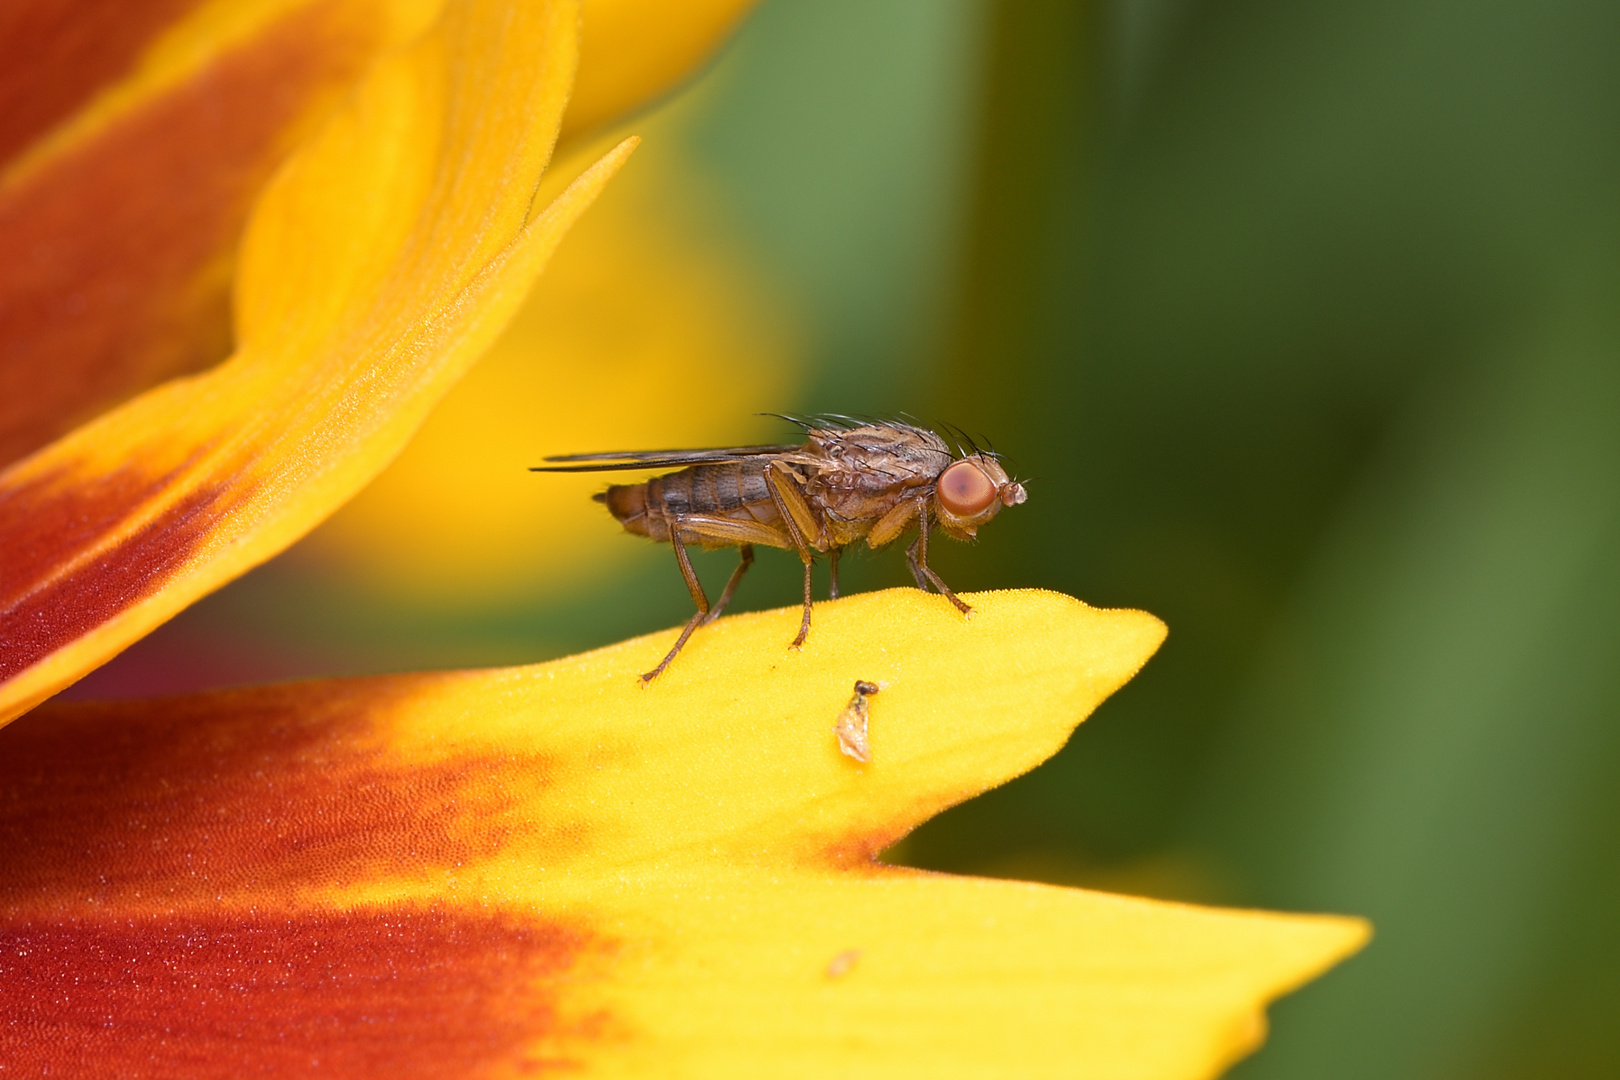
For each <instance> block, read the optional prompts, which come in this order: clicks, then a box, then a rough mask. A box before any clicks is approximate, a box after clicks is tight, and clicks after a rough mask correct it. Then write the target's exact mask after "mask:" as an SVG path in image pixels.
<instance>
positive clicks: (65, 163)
mask: <svg viewBox="0 0 1620 1080" xmlns="http://www.w3.org/2000/svg"><path fill="white" fill-rule="evenodd" d="M97 6H98V8H99V7H101V6H103V5H97ZM105 6H106V7H108V8H110V9H111V10H107V11H86V10H84V6H83V5H52V4H49V3H42V2H41V0H28V2H27V3H26V4H25V5H24V7H23V8H22V9H20V10H19V11H17V12H12V11H11V7H10V5H7V7H6V11H7V13H8V16H9V18H10V19H14V20H16V22H17V23H18V25H17V26H16V27H15V28H13V29H14V33H12V34H10V35H8V34H7V33H5V32H4V28H0V50H3V52H0V117H4V118H5V119H0V152H4V154H5V157H6V158H7V159H10V158H12V157H13V156H16V155H20V156H16V158H15V160H9V161H8V163H7V164H6V166H5V169H4V171H3V172H0V250H3V251H5V252H7V253H8V255H7V258H5V259H4V260H0V465H6V464H10V463H11V462H14V461H16V460H18V459H19V458H21V457H22V456H24V455H25V454H27V453H29V452H31V451H33V450H36V449H38V448H39V447H41V446H43V445H45V444H46V443H48V442H50V441H51V440H52V439H54V438H57V437H59V436H60V435H62V434H64V433H66V432H67V431H70V430H71V429H72V428H73V427H74V426H76V425H77V424H79V423H82V422H84V421H85V420H88V419H89V418H90V417H92V416H94V415H95V414H97V413H98V412H100V411H102V410H103V409H106V408H109V407H111V406H113V405H116V404H117V403H119V402H121V401H123V400H125V399H127V398H128V397H130V396H131V395H133V394H135V393H137V392H139V391H141V390H144V389H146V388H147V387H149V386H153V385H156V384H157V383H159V382H161V381H163V380H164V379H167V378H170V377H173V376H175V375H179V374H183V373H186V372H189V371H196V370H200V369H202V368H204V367H207V366H209V365H211V364H214V363H217V362H218V361H220V360H222V359H224V358H225V356H227V355H228V354H229V352H230V347H231V343H230V325H229V322H230V319H229V312H228V303H227V301H228V294H229V287H230V273H231V263H232V260H233V258H234V251H235V248H236V245H237V242H238V239H239V237H240V234H241V230H242V223H243V221H244V220H245V219H246V217H247V212H248V208H249V206H250V205H251V203H252V200H253V197H254V195H255V193H256V192H257V191H258V189H259V188H260V186H262V184H263V183H264V181H265V179H266V178H268V176H269V175H270V173H271V171H272V170H273V169H274V168H275V166H276V165H277V163H279V162H280V161H281V160H282V159H283V158H284V157H285V156H286V154H287V152H288V151H289V149H290V148H291V147H292V146H294V145H296V143H297V142H298V141H299V140H301V139H302V138H303V137H304V136H306V135H307V134H308V133H309V132H310V131H311V130H312V128H313V127H314V125H315V124H316V123H317V122H318V121H319V120H320V119H321V118H322V117H323V116H325V115H326V114H327V113H328V112H329V111H330V109H331V107H332V106H333V104H334V103H335V101H336V100H337V98H338V95H339V94H340V93H341V91H342V90H343V89H344V88H346V87H347V86H349V85H350V83H352V82H353V80H354V79H355V78H356V77H357V75H358V74H359V72H360V71H361V70H362V69H363V68H364V67H365V65H366V64H368V63H369V62H370V61H371V59H372V58H373V57H374V56H375V55H376V54H377V53H378V52H379V51H380V50H382V49H385V48H388V47H390V46H393V45H396V44H399V43H401V42H403V41H405V40H407V39H409V38H410V37H413V36H415V35H417V34H419V33H420V32H421V31H422V29H423V28H424V27H425V25H426V24H427V23H428V22H429V21H431V17H432V13H433V10H434V9H435V8H436V6H437V0H326V2H321V3H312V2H310V0H225V2H219V0H216V2H213V3H206V4H197V3H175V2H167V3H166V2H162V0H138V2H133V3H128V4H115V5H105ZM188 9H189V10H188ZM101 16H105V18H103V17H101ZM166 20H173V24H172V25H166V24H165V23H166ZM15 52H21V53H23V54H24V55H23V56H21V57H16V56H14V55H13V53H15ZM14 59H16V60H19V61H20V63H19V65H18V66H16V67H13V66H12V63H11V62H12V61H13V60H14ZM25 80H27V81H25ZM109 80H110V82H109ZM8 104H10V105H14V106H17V108H16V109H15V110H14V111H8V109H7V108H6V106H7V105H8ZM75 109H76V111H74V110H75Z"/></svg>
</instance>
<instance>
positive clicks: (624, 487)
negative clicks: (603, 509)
mask: <svg viewBox="0 0 1620 1080" xmlns="http://www.w3.org/2000/svg"><path fill="white" fill-rule="evenodd" d="M649 486H650V485H649V484H614V485H613V486H611V487H609V488H608V489H607V490H606V491H603V492H599V493H598V494H596V495H593V496H592V498H594V499H595V500H596V501H597V502H599V503H602V504H604V505H606V506H607V509H608V513H610V514H612V515H613V517H614V520H616V521H617V522H618V523H619V524H620V525H623V526H624V531H625V532H631V533H635V534H636V535H637V536H651V535H652V533H651V532H650V531H649V530H648V524H649V523H648V521H647V502H648V499H647V488H648V487H649ZM654 539H657V537H654Z"/></svg>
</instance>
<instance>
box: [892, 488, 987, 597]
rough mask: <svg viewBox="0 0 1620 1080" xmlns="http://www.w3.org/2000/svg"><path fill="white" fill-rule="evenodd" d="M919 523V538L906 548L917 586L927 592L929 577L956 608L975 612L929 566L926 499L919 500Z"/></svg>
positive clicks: (907, 559)
mask: <svg viewBox="0 0 1620 1080" xmlns="http://www.w3.org/2000/svg"><path fill="white" fill-rule="evenodd" d="M917 524H918V526H919V528H918V530H917V539H916V540H914V541H913V542H912V544H911V546H910V547H909V548H907V549H906V561H907V562H908V563H910V564H911V574H912V576H913V577H915V578H916V579H917V588H919V589H922V590H923V591H924V592H927V591H928V586H926V585H924V584H923V579H924V578H927V579H928V581H930V582H931V583H932V584H933V586H934V588H936V589H938V590H939V593H940V595H941V596H943V597H945V599H947V600H949V601H950V602H951V603H953V604H955V605H956V610H958V611H960V612H961V613H962V614H964V615H971V614H973V608H971V607H970V606H968V605H967V604H966V603H964V602H963V601H962V600H961V598H959V597H958V596H957V595H956V594H955V593H953V592H951V587H950V586H949V585H947V584H945V583H944V582H943V581H941V580H940V577H939V575H938V574H936V573H934V572H933V571H932V570H930V569H929V568H928V503H927V502H926V501H925V500H919V505H918V507H917Z"/></svg>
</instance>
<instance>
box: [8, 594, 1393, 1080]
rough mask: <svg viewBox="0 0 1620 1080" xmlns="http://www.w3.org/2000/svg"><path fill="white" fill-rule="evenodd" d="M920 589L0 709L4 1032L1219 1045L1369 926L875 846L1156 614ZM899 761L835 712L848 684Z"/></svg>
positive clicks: (1133, 664) (1021, 754)
mask: <svg viewBox="0 0 1620 1080" xmlns="http://www.w3.org/2000/svg"><path fill="white" fill-rule="evenodd" d="M973 602H974V603H975V605H976V606H977V611H976V612H975V614H974V616H973V618H972V619H971V620H967V621H964V620H963V619H962V618H961V617H960V616H958V615H957V614H956V613H955V612H954V611H953V610H952V609H950V608H949V607H948V606H947V605H946V604H945V603H944V602H943V601H942V600H941V599H940V598H939V597H931V596H924V595H922V594H920V593H916V592H913V591H910V590H896V591H892V592H888V593H877V594H870V595H865V596H858V597H851V598H846V599H844V600H841V601H837V602H832V603H827V604H824V605H820V606H818V608H817V610H816V626H815V630H814V632H813V634H812V636H811V638H810V641H809V643H808V644H807V646H806V647H805V648H804V650H803V651H801V652H798V653H794V652H790V651H788V650H787V649H786V647H785V643H786V642H787V640H788V639H789V638H790V637H791V635H792V633H793V631H794V629H795V627H796V625H797V619H798V614H797V612H796V611H795V610H783V611H776V612H768V613H763V614H759V615H750V616H742V617H737V618H732V619H726V620H722V621H721V622H719V623H717V624H715V625H714V626H711V627H706V628H704V630H703V631H701V632H700V633H699V634H698V635H697V636H696V637H695V638H694V639H693V641H692V643H691V645H690V646H689V648H688V651H687V652H686V653H685V654H683V655H682V656H681V658H680V660H679V661H678V662H677V663H676V664H675V665H674V666H673V667H672V668H671V669H670V670H669V671H668V672H667V673H666V675H665V676H664V677H663V678H662V679H660V680H659V681H658V682H657V683H655V684H653V685H652V686H651V687H649V688H646V689H643V688H642V687H641V686H640V685H639V683H638V681H637V678H636V673H638V672H640V671H642V670H645V669H646V668H647V667H648V666H649V665H650V664H651V663H652V662H653V661H654V660H655V659H656V658H657V657H658V656H659V655H660V654H661V653H662V651H663V650H664V649H665V648H666V647H667V646H668V643H669V641H670V637H671V634H668V633H666V634H658V635H653V636H651V637H648V638H643V639H639V640H636V641H631V642H627V643H625V644H622V645H618V646H614V647H612V648H609V649H604V650H601V651H599V652H596V653H592V654H588V655H585V656H580V657H573V658H569V659H565V660H560V661H556V662H554V663H550V664H545V665H541V666H537V667H531V668H517V669H511V670H504V671H491V672H474V673H452V674H443V675H421V676H407V677H390V678H382V679H370V680H356V681H346V682H333V683H311V684H304V685H289V686H282V687H268V688H263V689H257V690H247V691H240V692H231V693H223V694H215V695H208V696H202V697H195V698H184V699H174V700H168V701H153V702H144V703H120V704H111V705H76V706H73V705H53V706H48V707H47V708H45V709H41V710H39V711H38V712H36V713H35V714H33V715H31V716H29V717H28V718H27V719H26V720H24V721H23V722H21V723H19V724H16V725H14V726H13V727H12V728H10V729H9V730H7V731H5V732H3V733H0V791H4V792H6V798H5V800H4V801H0V859H3V860H4V862H5V865H6V866H7V867H8V873H7V875H6V876H5V880H4V881H3V882H0V920H3V921H0V938H3V942H0V978H3V979H4V983H5V985H6V986H7V987H8V1003H7V1007H6V1010H5V1012H4V1015H3V1016H0V1032H3V1034H0V1056H3V1057H4V1059H5V1060H8V1061H12V1062H17V1063H19V1065H20V1067H21V1068H23V1069H24V1070H33V1071H39V1070H41V1069H42V1068H43V1067H44V1066H47V1065H51V1066H56V1067H58V1068H61V1067H63V1066H65V1065H67V1064H68V1063H71V1064H72V1066H73V1068H72V1071H73V1072H74V1074H75V1075H78V1076H88V1077H94V1076H127V1075H136V1074H138V1073H139V1072H140V1070H143V1069H144V1070H148V1071H149V1072H150V1073H151V1074H152V1075H165V1076H236V1075H244V1074H247V1073H251V1074H252V1075H262V1076H278V1075H293V1074H298V1075H303V1074H304V1072H305V1070H307V1069H308V1068H309V1063H310V1062H313V1061H319V1062H320V1063H321V1065H322V1068H323V1071H324V1073H325V1074H326V1075H332V1076H355V1075H391V1076H412V1075H432V1076H438V1077H446V1076H449V1077H455V1076H473V1075H480V1076H483V1075H519V1074H522V1073H523V1072H524V1071H525V1070H528V1071H531V1072H532V1071H541V1072H543V1071H545V1069H546V1068H547V1067H548V1066H556V1067H559V1068H561V1067H564V1066H569V1067H575V1068H582V1069H585V1070H587V1071H590V1072H593V1073H596V1074H600V1075H648V1076H652V1075H656V1076H702V1077H711V1076H718V1075H738V1076H743V1075H747V1076H764V1075H769V1076H782V1075H803V1076H849V1075H874V1076H878V1075H882V1076H889V1075H894V1074H895V1072H896V1071H902V1072H904V1073H905V1074H908V1075H930V1076H931V1075H970V1076H985V1075H1005V1076H1029V1075H1065V1076H1085V1077H1121V1078H1124V1077H1143V1078H1147V1077H1165V1078H1168V1077H1188V1078H1192V1077H1204V1076H1209V1075H1211V1074H1213V1073H1214V1072H1216V1071H1218V1070H1219V1068H1220V1067H1222V1066H1223V1065H1225V1064H1226V1063H1228V1062H1230V1061H1231V1060H1232V1059H1233V1058H1235V1057H1236V1056H1238V1055H1240V1054H1242V1053H1243V1052H1245V1051H1246V1050H1248V1049H1251V1048H1252V1047H1253V1046H1254V1045H1255V1044H1256V1043H1257V1041H1258V1040H1259V1038H1260V1036H1261V1033H1262V1032H1263V1014H1262V1012H1261V1010H1262V1009H1263V1007H1264V1005H1265V1003H1266V1002H1267V1001H1268V1000H1270V999H1271V998H1272V997H1274V996H1276V995H1277V994H1279V993H1282V992H1285V991H1286V990H1288V989H1290V988H1291V987H1293V986H1295V985H1297V984H1298V983H1300V982H1302V981H1304V980H1305V979H1307V978H1309V977H1311V976H1312V975H1314V974H1316V973H1318V972H1320V971H1321V970H1322V969H1323V968H1325V967H1326V966H1328V965H1329V964H1331V963H1332V962H1334V961H1335V960H1337V959H1339V958H1341V957H1342V956H1344V955H1346V954H1347V953H1349V952H1351V951H1353V950H1354V949H1355V948H1356V947H1357V946H1358V945H1359V944H1360V943H1361V941H1362V940H1363V939H1364V937H1365V933H1366V931H1365V927H1364V926H1363V924H1361V923H1360V922H1358V921H1356V920H1350V919H1340V918H1332V917H1306V916H1284V915H1273V914H1266V913H1258V912H1235V911H1218V910H1211V909H1199V908H1193V907H1188V906H1183V905H1176V904H1167V903H1160V902H1151V901H1143V900H1134V899H1127V898H1121V897H1114V896H1107V895H1102V894H1096V893H1087V892H1080V891H1076V890H1066V889H1059V888H1053V887H1047V886H1036V885H1025V884H1019V883H1013V882H995V881H986V880H974V879H962V878H951V877H946V876H941V875H935V874H927V873H921V872H917V871H911V870H904V869H897V868H890V867H885V866H882V865H880V864H878V863H877V862H875V861H874V856H875V855H876V854H877V852H879V851H880V850H881V849H882V848H884V847H886V846H887V845H889V844H891V843H892V842H893V841H894V840H896V839H897V838H899V837H900V836H902V835H903V834H904V833H905V832H907V831H908V830H909V829H911V828H912V827H914V826H915V825H916V824H918V823H919V822H920V821H922V820H924V819H926V818H927V817H929V816H930V815H932V814H934V813H937V812H938V811H939V810H941V809H943V808H944V807H947V806H950V805H952V804H954V803H957V802H960V801H962V800H963V799H966V798H969V797H971V796H972V795H974V794H977V793H978V792H980V791H982V790H984V789H985V788H987V787H990V786H992V785H995V784H998V783H1001V782H1003V781H1005V780H1006V779H1008V778H1009V777H1012V776H1015V775H1017V774H1019V773H1021V772H1024V771H1026V770H1027V769H1029V768H1032V767H1033V766H1034V765H1036V764H1038V763H1039V762H1040V761H1042V760H1043V759H1045V758H1046V757H1048V756H1050V755H1051V754H1052V753H1053V752H1055V751H1056V750H1057V749H1058V748H1059V747H1060V746H1061V745H1062V744H1063V742H1064V741H1065V740H1066V739H1067V737H1068V735H1069V733H1070V731H1071V730H1072V729H1073V727H1074V725H1075V724H1076V723H1078V722H1079V721H1080V720H1081V719H1082V718H1083V717H1084V716H1085V715H1086V714H1087V713H1088V712H1089V711H1090V710H1091V709H1093V708H1094V707H1095V706H1096V705H1097V703H1098V702H1100V701H1101V700H1102V699H1103V698H1104V697H1106V696H1107V695H1108V694H1109V693H1110V692H1112V691H1113V690H1114V689H1116V688H1117V687H1118V686H1119V685H1120V684H1122V683H1123V682H1124V681H1125V680H1127V679H1128V678H1130V676H1131V675H1132V674H1133V673H1134V672H1135V671H1136V669H1137V668H1138V667H1139V666H1140V665H1141V664H1142V663H1143V662H1144V661H1145V660H1146V659H1147V657H1148V656H1149V655H1150V654H1151V653H1152V652H1153V650H1154V649H1155V648H1157V646H1158V644H1159V642H1160V641H1161V640H1162V638H1163V633H1164V631H1163V627H1162V625H1161V624H1160V623H1159V622H1158V621H1157V620H1155V619H1153V618H1152V617H1151V616H1147V615H1143V614H1141V613H1138V612H1121V611H1098V610H1095V609H1091V608H1088V607H1086V606H1085V605H1083V604H1080V603H1078V602H1077V601H1074V600H1071V599H1069V598H1067V597H1062V596H1058V595H1055V594H1050V593H1032V592H1026V593H999V594H987V595H983V596H978V597H975V598H973ZM857 678H864V679H871V680H876V681H878V682H880V683H881V684H883V689H882V690H881V692H880V693H879V694H878V695H877V696H876V697H875V698H874V699H873V702H872V732H871V748H872V761H871V764H870V765H867V766H864V767H863V766H857V765H855V764H854V763H853V762H852V761H851V760H850V759H848V758H845V757H843V756H842V755H841V754H840V753H839V751H838V749H837V746H836V743H835V741H834V738H833V735H832V730H831V728H832V724H833V722H834V719H835V717H836V716H837V714H838V712H839V710H840V709H841V708H842V707H843V705H844V703H845V701H846V700H847V698H848V696H849V693H850V687H851V685H852V683H853V682H854V680H855V679H857Z"/></svg>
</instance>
